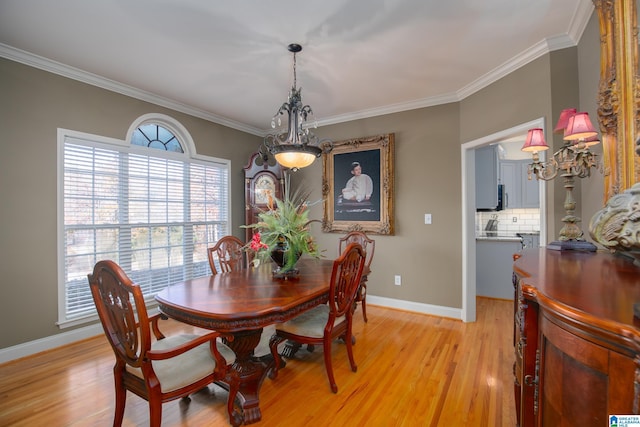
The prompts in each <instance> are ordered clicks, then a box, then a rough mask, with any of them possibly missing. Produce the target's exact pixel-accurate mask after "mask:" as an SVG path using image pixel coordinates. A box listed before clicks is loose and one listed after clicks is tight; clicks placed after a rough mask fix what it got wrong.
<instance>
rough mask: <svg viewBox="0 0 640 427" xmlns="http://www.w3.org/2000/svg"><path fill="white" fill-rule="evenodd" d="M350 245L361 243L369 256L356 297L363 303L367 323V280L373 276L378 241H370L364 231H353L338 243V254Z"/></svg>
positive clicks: (363, 313) (363, 312)
mask: <svg viewBox="0 0 640 427" xmlns="http://www.w3.org/2000/svg"><path fill="white" fill-rule="evenodd" d="M349 243H359V244H360V245H361V246H362V249H364V251H365V252H366V254H367V260H366V262H365V264H364V265H365V272H364V274H363V275H362V280H361V281H360V289H359V290H358V295H357V297H356V302H359V303H361V305H362V318H363V319H364V321H365V322H366V321H367V320H368V319H367V279H368V278H369V274H371V261H372V260H373V253H374V252H375V250H376V241H375V240H373V239H370V238H369V237H368V236H367V235H366V234H365V233H364V232H362V231H351V232H349V233H347V234H346V235H345V236H344V237H342V238H340V240H339V241H338V253H342V251H343V250H344V248H346V246H347V245H348V244H349Z"/></svg>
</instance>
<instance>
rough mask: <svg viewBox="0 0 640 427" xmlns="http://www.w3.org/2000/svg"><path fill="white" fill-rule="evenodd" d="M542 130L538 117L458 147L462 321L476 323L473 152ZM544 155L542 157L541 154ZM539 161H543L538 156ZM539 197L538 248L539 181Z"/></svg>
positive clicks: (543, 203) (543, 226) (542, 231)
mask: <svg viewBox="0 0 640 427" xmlns="http://www.w3.org/2000/svg"><path fill="white" fill-rule="evenodd" d="M537 127H539V128H542V129H544V118H543V117H541V118H539V119H536V120H532V121H530V122H527V123H523V124H521V125H518V126H514V127H512V128H509V129H506V130H503V131H500V132H497V133H494V134H491V135H487V136H485V137H482V138H479V139H476V140H473V141H469V142H466V143H464V144H462V145H461V163H462V320H463V321H464V322H474V321H475V320H476V242H475V239H476V233H475V220H476V194H475V192H476V191H475V170H476V167H475V150H476V149H477V148H479V147H483V146H486V145H489V144H492V143H495V142H498V141H504V140H508V139H509V138H513V137H516V136H518V135H522V134H526V133H527V131H528V130H529V129H531V128H537ZM541 154H544V153H541ZM541 159H542V160H544V157H543V156H542V155H541ZM538 185H539V194H540V245H541V246H544V245H546V215H545V212H546V190H545V186H544V181H539V183H538Z"/></svg>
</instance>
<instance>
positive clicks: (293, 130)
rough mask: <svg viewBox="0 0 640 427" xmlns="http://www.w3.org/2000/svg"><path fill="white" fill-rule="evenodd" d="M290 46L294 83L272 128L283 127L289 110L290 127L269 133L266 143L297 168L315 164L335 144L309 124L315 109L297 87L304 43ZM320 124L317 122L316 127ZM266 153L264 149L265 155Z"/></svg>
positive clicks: (284, 163)
mask: <svg viewBox="0 0 640 427" xmlns="http://www.w3.org/2000/svg"><path fill="white" fill-rule="evenodd" d="M287 49H288V50H289V52H291V53H293V86H292V87H291V92H289V98H288V99H287V102H285V103H284V104H282V106H281V107H280V109H279V110H278V111H277V112H276V114H275V115H274V116H273V118H272V119H271V127H272V128H273V129H276V125H277V127H278V128H280V126H281V125H282V120H281V117H280V116H283V115H284V113H285V112H286V113H287V117H288V125H289V127H288V129H287V130H286V131H283V132H279V131H276V132H275V133H272V134H268V135H267V136H266V137H265V139H264V145H263V146H264V148H266V150H267V151H268V152H269V153H271V154H272V155H273V156H274V157H275V159H276V161H277V162H278V163H280V164H281V165H282V166H284V167H285V168H289V169H291V170H293V171H297V170H298V169H302V168H304V167H307V166H309V165H310V164H312V163H313V161H314V160H315V159H316V158H318V157H320V156H321V155H322V153H329V152H330V151H331V150H332V148H333V144H332V143H331V141H329V140H328V139H322V140H321V139H320V138H318V137H317V136H316V135H315V134H314V133H313V132H311V130H310V129H309V126H308V125H306V123H307V120H308V119H309V118H310V117H312V116H313V110H312V109H311V106H309V105H304V104H303V103H302V88H299V89H298V87H297V79H296V53H299V52H300V51H301V50H302V46H300V45H299V44H295V43H292V44H290V45H289V46H288V47H287ZM317 127H318V125H317V123H315V124H314V128H317ZM261 150H262V149H261ZM265 154H266V153H264V152H263V155H265Z"/></svg>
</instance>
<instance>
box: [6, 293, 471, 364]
mask: <svg viewBox="0 0 640 427" xmlns="http://www.w3.org/2000/svg"><path fill="white" fill-rule="evenodd" d="M367 303H370V304H372V305H379V306H382V307H389V308H397V309H400V310H407V311H415V312H418V313H424V314H430V315H433V316H440V317H449V318H453V319H462V309H460V308H451V307H444V306H439V305H431V304H424V303H418V302H412V301H403V300H398V299H393V298H385V297H377V296H374V295H367ZM102 333H104V331H103V330H102V326H101V325H100V324H99V323H97V324H94V325H90V326H86V327H84V328H79V329H74V330H72V331H68V332H63V333H60V334H56V335H52V336H50V337H45V338H40V339H37V340H34V341H29V342H26V343H23V344H18V345H14V346H12V347H7V348H3V349H0V363H5V362H9V361H12V360H16V359H20V358H22V357H26V356H31V355H33V354H36V353H40V352H42V351H46V350H51V349H53V348H56V347H60V346H63V345H66V344H70V343H73V342H76V341H80V340H83V339H86V338H91V337H93V336H96V335H100V334H102Z"/></svg>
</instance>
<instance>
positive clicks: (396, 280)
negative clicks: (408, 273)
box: [393, 275, 402, 286]
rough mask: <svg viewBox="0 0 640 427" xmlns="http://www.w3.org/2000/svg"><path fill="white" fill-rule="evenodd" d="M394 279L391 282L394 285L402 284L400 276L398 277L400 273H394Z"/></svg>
mask: <svg viewBox="0 0 640 427" xmlns="http://www.w3.org/2000/svg"><path fill="white" fill-rule="evenodd" d="M394 280H395V281H394V282H393V284H394V285H396V286H400V285H401V284H402V277H400V275H396V277H395V279H394Z"/></svg>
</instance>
